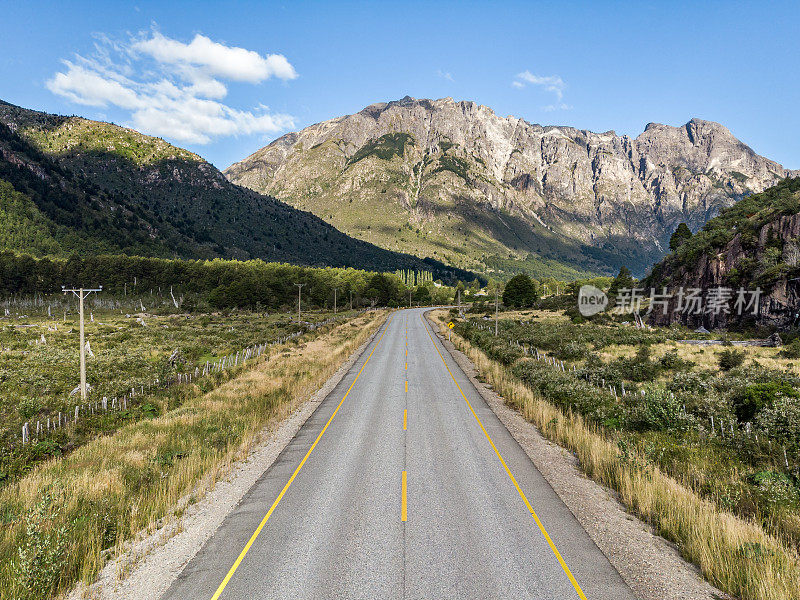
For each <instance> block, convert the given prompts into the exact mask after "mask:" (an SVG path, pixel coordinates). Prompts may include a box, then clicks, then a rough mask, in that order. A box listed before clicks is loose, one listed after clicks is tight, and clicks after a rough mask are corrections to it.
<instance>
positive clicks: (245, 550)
mask: <svg viewBox="0 0 800 600" xmlns="http://www.w3.org/2000/svg"><path fill="white" fill-rule="evenodd" d="M392 318H393V317H389V321H387V322H386V327H384V329H383V333H381V337H379V338H378V341H377V342H376V343H375V346H373V348H372V352H370V353H369V356H367V360H365V361H364V364H363V365H361V368H360V369H359V371H358V374H357V375H356V378H355V379H353V383H351V384H350V387H349V388H347V392H345V395H344V396H343V397H342V400H341V402H339V405H338V406H337V407H336V409H335V410H334V411H333V414H332V415H331V418H330V419H328V422H327V423H325V426H324V427H323V428H322V431H320V432H319V435H318V436H317V439H315V440H314V443H313V444H311V447H310V448H309V449H308V452H306V455H305V456H304V457H303V460H301V461H300V464H299V465H297V468H296V469H295V470H294V473H292V476H291V477H289V481H287V482H286V485H284V486H283V489H282V490H281V492H280V494H278V497H277V498H275V501H274V502H273V503H272V506H270V507H269V510H268V511H267V514H266V515H264V518H263V519H261V523H259V524H258V527H256V530H255V531H254V532H253V535H251V536H250V539H249V540H247V544H245V546H244V548H243V549H242V551H241V553H239V557H238V558H237V559H236V562H234V563H233V566H232V567H231V568H230V570H229V571H228V574H227V575H225V579H223V580H222V583H220V584H219V587H218V588H217V591H216V592H214V595H213V596H212V597H211V600H218V599H219V597H220V594H222V592H223V591H224V590H225V586H227V585H228V582H229V581H230V580H231V577H233V574H234V573H235V572H236V569H238V568H239V565H240V564H241V563H242V561H243V560H244V557H245V556H247V553H248V552H249V551H250V547H251V546H252V545H253V543H254V542H255V541H256V538H257V537H258V535H259V534H260V533H261V530H262V529H264V526H265V525H266V524H267V521H269V518H270V517H271V516H272V513H273V511H274V510H275V508H276V507H277V506H278V503H279V502H280V501H281V498H283V496H284V494H285V493H286V491H287V490H288V489H289V486H290V485H292V482H293V481H294V478H295V477H297V474H298V473H299V472H300V469H302V468H303V465H304V464H306V461H307V460H308V457H309V456H311V452H312V451H313V450H314V448H316V446H317V444H318V443H319V440H320V439H321V438H322V435H323V434H324V433H325V430H326V429H328V425H330V424H331V421H333V417H335V416H336V413H337V412H339V409H340V408H341V407H342V404H344V401H345V400H346V399H347V396H349V395H350V390H352V389H353V386H354V385H355V384H356V381H358V378H359V377H361V372H362V371H363V370H364V367H366V366H367V363H368V362H369V359H370V358H372V355H373V353H374V352H375V349H376V348H377V347H378V344H380V343H381V340H382V339H383V336H384V335H386V331H387V330H388V329H389V323H390V322H391V320H392Z"/></svg>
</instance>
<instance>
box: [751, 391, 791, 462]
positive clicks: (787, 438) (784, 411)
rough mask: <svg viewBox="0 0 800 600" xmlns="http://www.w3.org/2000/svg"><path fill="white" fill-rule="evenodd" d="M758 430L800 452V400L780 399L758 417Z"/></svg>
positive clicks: (763, 410)
mask: <svg viewBox="0 0 800 600" xmlns="http://www.w3.org/2000/svg"><path fill="white" fill-rule="evenodd" d="M756 428H757V429H758V430H760V431H762V432H763V433H762V435H765V436H771V437H773V438H775V439H776V440H778V441H779V442H780V443H782V444H784V445H785V446H786V447H787V449H789V450H790V451H793V452H797V451H798V450H800V400H798V399H797V398H787V397H783V398H779V399H777V400H775V403H774V404H773V405H772V406H769V407H767V408H764V409H762V410H761V412H759V413H758V415H756Z"/></svg>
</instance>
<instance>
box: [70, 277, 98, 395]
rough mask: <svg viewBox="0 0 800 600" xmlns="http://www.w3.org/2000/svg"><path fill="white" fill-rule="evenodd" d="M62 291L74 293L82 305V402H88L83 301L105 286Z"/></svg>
mask: <svg viewBox="0 0 800 600" xmlns="http://www.w3.org/2000/svg"><path fill="white" fill-rule="evenodd" d="M61 291H62V292H64V294H68V293H70V292H72V293H73V294H75V295H76V296H77V297H78V300H79V301H80V302H79V304H80V320H81V326H80V332H81V333H80V337H81V400H82V401H84V402H85V401H86V340H85V335H84V330H83V300H84V298H86V297H87V296H88V295H89V294H91V293H92V292H98V293H99V292H102V291H103V286H102V285H101V286H100V287H98V288H92V289H84V288H78V289H74V288H67V287H66V286H63V285H62V286H61Z"/></svg>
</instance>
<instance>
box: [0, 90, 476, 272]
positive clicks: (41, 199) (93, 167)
mask: <svg viewBox="0 0 800 600" xmlns="http://www.w3.org/2000/svg"><path fill="white" fill-rule="evenodd" d="M0 181H2V182H3V185H2V190H3V191H2V196H0V198H2V204H0V211H2V214H3V215H6V216H8V219H4V221H9V222H7V223H4V224H3V225H2V229H0V231H2V233H1V234H0V235H2V237H0V248H6V249H11V250H14V251H17V252H28V253H32V254H57V255H58V254H60V255H65V254H69V253H72V252H82V253H83V252H88V253H123V254H129V255H145V256H156V257H165V258H216V257H222V258H232V259H242V260H246V259H251V258H261V259H264V260H268V261H283V262H292V263H296V264H306V265H312V266H323V265H330V266H355V267H360V268H365V269H370V270H383V271H391V270H395V269H398V268H406V269H417V270H429V271H434V272H435V273H436V275H437V277H445V278H450V277H453V276H457V277H460V278H468V279H471V276H470V274H468V273H467V272H466V271H458V270H455V269H452V268H449V267H444V265H442V264H441V263H439V262H437V261H433V260H427V261H426V260H422V259H420V258H417V257H412V256H408V255H404V254H402V253H398V252H392V251H387V250H384V249H381V248H378V247H376V246H374V245H372V244H369V243H366V242H363V241H360V240H355V239H353V238H350V237H348V236H347V235H345V234H343V233H342V232H340V231H338V230H337V229H335V228H334V227H333V226H331V225H328V224H327V223H325V222H324V221H322V220H321V219H319V218H317V217H315V216H314V215H312V214H310V213H307V212H304V211H301V210H297V209H295V208H292V207H290V206H288V205H286V204H284V203H282V202H280V201H278V200H275V199H274V198H272V197H270V196H266V195H262V194H259V193H257V192H254V191H252V190H249V189H246V188H242V187H239V186H237V185H234V184H232V183H230V182H229V181H228V180H227V179H226V178H225V177H224V176H223V175H222V173H220V172H219V170H217V169H216V168H215V167H214V166H213V165H211V164H210V163H208V162H206V161H205V160H203V159H202V158H201V157H200V156H198V155H196V154H193V153H192V152H189V151H187V150H184V149H181V148H177V147H175V146H172V145H171V144H168V143H167V142H165V141H164V140H162V139H160V138H154V137H150V136H146V135H143V134H141V133H139V132H137V131H134V130H131V129H127V128H123V127H119V126H117V125H114V124H111V123H102V122H97V121H90V120H87V119H83V118H80V117H63V116H57V115H51V114H47V113H42V112H36V111H32V110H27V109H24V108H20V107H18V106H14V105H11V104H8V103H4V102H0Z"/></svg>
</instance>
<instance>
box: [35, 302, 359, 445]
mask: <svg viewBox="0 0 800 600" xmlns="http://www.w3.org/2000/svg"><path fill="white" fill-rule="evenodd" d="M369 310H370V309H365V310H361V311H358V312H356V313H355V315H351V316H357V315H360V314H363V313H365V312H368V311H369ZM342 318H346V317H340V316H334V317H331V318H329V319H325V320H324V321H320V322H318V323H305V324H304V326H303V329H302V330H301V331H296V332H294V333H291V334H288V335H284V336H281V337H279V338H277V339H275V340H272V341H270V342H264V343H263V344H255V345H253V346H249V347H247V348H243V349H242V350H239V351H237V352H232V353H230V354H227V355H225V356H222V357H220V358H218V359H217V360H215V361H213V362H212V361H208V362H206V364H205V365H203V366H202V367H200V366H197V367H195V369H194V370H193V371H185V372H178V373H175V375H174V376H172V377H170V378H169V379H168V380H166V381H159V380H158V379H155V380H153V381H151V382H150V383H147V384H142V385H139V386H138V391H137V388H135V387H133V388H131V389H130V391H128V390H125V392H124V393H123V394H121V395H118V396H114V397H106V396H104V397H103V398H102V399H100V400H95V401H93V402H87V403H84V404H76V405H75V407H74V411H70V412H69V413H63V412H58V414H57V415H55V414H54V415H52V416H50V415H48V417H47V420H46V421H45V420H37V421H36V424H35V429H32V425H33V423H32V422H30V421H29V422H25V423H24V424H23V425H22V432H21V436H20V437H21V441H22V444H23V445H25V444H28V443H32V442H33V441H34V438H35V440H36V441H39V440H40V439H42V437H44V436H46V435H48V434H51V433H55V432H56V431H58V430H60V429H64V428H65V427H70V426H75V425H77V424H78V422H79V420H80V419H81V418H84V417H87V416H93V415H95V414H106V413H110V412H118V411H125V410H127V409H128V407H129V406H130V405H131V403H132V402H134V401H138V402H142V401H144V399H146V398H147V397H148V396H149V395H151V394H152V392H153V391H154V390H162V391H163V390H166V389H168V388H170V387H172V386H175V385H185V384H189V383H192V382H193V381H197V380H198V379H199V378H202V377H207V376H208V375H211V374H215V373H221V372H223V371H225V370H226V369H230V368H235V367H238V366H243V365H245V364H247V362H248V361H252V360H255V359H257V358H259V357H260V356H262V355H263V354H264V353H265V352H266V351H267V350H268V349H269V348H271V347H273V346H278V345H282V344H286V343H287V342H289V341H291V340H293V339H296V338H298V337H300V336H302V335H305V334H307V333H309V332H311V331H314V330H316V329H318V328H320V327H324V326H326V325H330V324H331V323H334V322H335V321H339V320H341V319H342Z"/></svg>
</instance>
